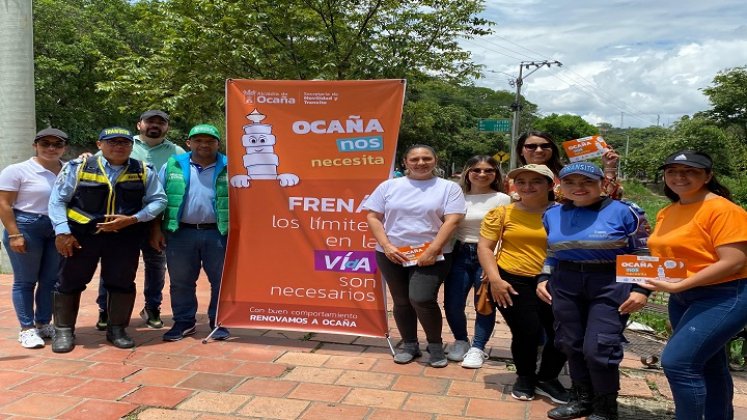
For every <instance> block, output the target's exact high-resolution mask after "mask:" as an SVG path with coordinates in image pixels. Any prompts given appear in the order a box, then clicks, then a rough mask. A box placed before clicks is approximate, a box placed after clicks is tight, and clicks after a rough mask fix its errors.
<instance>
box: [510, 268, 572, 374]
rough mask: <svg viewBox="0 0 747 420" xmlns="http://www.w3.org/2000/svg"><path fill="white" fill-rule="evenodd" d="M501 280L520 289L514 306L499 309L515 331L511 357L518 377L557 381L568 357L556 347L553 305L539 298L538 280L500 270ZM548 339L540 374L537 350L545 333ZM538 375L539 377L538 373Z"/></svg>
mask: <svg viewBox="0 0 747 420" xmlns="http://www.w3.org/2000/svg"><path fill="white" fill-rule="evenodd" d="M499 271H500V274H501V278H502V279H503V280H506V281H507V282H508V283H509V284H511V286H512V287H513V288H514V290H516V292H517V293H518V295H511V300H512V301H513V303H514V304H513V306H509V307H507V308H501V307H498V310H499V311H500V313H501V315H503V319H505V320H506V324H508V328H509V329H510V330H511V355H512V357H513V358H514V363H515V364H516V374H517V375H519V376H529V377H532V378H535V377H536V378H537V379H538V380H540V381H546V380H548V379H555V378H557V377H558V375H560V371H561V370H562V369H563V366H564V365H565V360H566V357H565V354H563V353H562V352H561V351H560V350H558V349H557V348H556V347H555V344H554V343H555V327H554V324H555V317H554V316H553V314H552V308H551V307H550V305H548V304H546V303H545V302H542V301H541V300H540V299H539V298H538V297H537V293H536V290H537V280H536V279H535V278H534V277H523V276H517V275H515V274H511V273H509V272H507V271H505V270H502V269H500V267H499ZM543 331H544V334H545V336H546V337H547V340H546V341H545V346H544V348H543V350H542V359H541V362H540V369H539V372H537V348H538V347H539V345H540V343H541V339H542V334H543ZM535 372H536V374H535Z"/></svg>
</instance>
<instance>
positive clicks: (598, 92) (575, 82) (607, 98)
mask: <svg viewBox="0 0 747 420" xmlns="http://www.w3.org/2000/svg"><path fill="white" fill-rule="evenodd" d="M493 37H496V38H500V39H502V40H504V41H506V42H508V43H510V44H512V45H515V46H517V47H519V48H522V49H524V50H527V51H529V52H531V53H533V54H537V55H539V56H542V57H545V58H549V57H548V56H546V55H544V54H542V53H540V52H537V51H535V50H532V49H531V48H527V47H525V46H523V45H520V44H518V43H516V42H514V41H511V40H510V39H508V38H505V37H502V36H500V35H493ZM484 42H487V43H488V44H490V45H493V46H496V47H498V48H503V49H506V50H508V51H511V52H513V53H515V54H519V55H523V56H525V57H530V56H529V55H527V54H524V53H521V52H518V51H515V50H511V49H509V48H506V47H504V46H501V45H499V44H497V43H494V42H491V41H490V40H488V39H485V40H484ZM473 44H475V45H478V44H476V43H473ZM478 46H479V47H481V48H483V49H485V50H487V51H492V52H495V53H497V54H500V55H504V56H506V57H509V58H513V59H517V60H518V58H517V57H513V56H510V55H508V54H505V53H503V52H501V51H497V50H495V49H492V48H488V47H487V46H485V45H483V44H479V45H478ZM566 70H567V72H568V73H572V75H565V76H564V77H565V78H566V79H561V78H560V77H559V76H558V75H555V74H553V75H552V76H553V77H555V78H557V79H558V80H561V81H562V82H564V83H565V84H567V85H568V86H569V87H571V88H573V87H576V88H578V89H581V90H583V91H585V92H587V93H592V94H593V96H594V97H595V99H597V101H599V102H600V103H604V104H608V105H610V106H612V107H614V108H616V109H618V110H621V111H624V112H626V113H628V114H629V115H631V116H633V117H635V118H637V119H639V120H641V121H644V122H646V123H648V124H651V122H652V121H651V120H648V119H647V118H645V117H644V115H645V114H644V113H642V112H640V111H639V110H637V109H636V108H633V107H632V106H630V105H628V104H626V103H624V102H623V101H620V104H622V106H620V105H618V103H617V100H616V99H614V98H613V97H612V95H610V94H608V93H606V92H605V91H604V90H603V89H601V88H600V87H599V86H598V85H597V84H596V83H595V82H592V81H590V80H588V79H586V78H585V77H584V76H582V75H580V74H578V73H577V72H575V71H573V70H571V69H569V68H566ZM573 75H575V76H573ZM579 79H580V80H579ZM569 80H570V81H569ZM581 81H583V82H581Z"/></svg>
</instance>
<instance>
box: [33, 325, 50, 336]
mask: <svg viewBox="0 0 747 420" xmlns="http://www.w3.org/2000/svg"><path fill="white" fill-rule="evenodd" d="M36 332H37V333H38V334H39V337H41V338H54V325H52V324H44V325H42V326H41V327H36Z"/></svg>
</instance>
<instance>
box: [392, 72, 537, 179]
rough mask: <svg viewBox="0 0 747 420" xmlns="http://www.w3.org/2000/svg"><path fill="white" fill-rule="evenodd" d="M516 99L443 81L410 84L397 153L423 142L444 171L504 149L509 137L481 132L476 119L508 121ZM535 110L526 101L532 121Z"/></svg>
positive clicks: (510, 95) (423, 81) (508, 93)
mask: <svg viewBox="0 0 747 420" xmlns="http://www.w3.org/2000/svg"><path fill="white" fill-rule="evenodd" d="M513 100H514V96H513V94H512V93H510V92H506V91H494V90H491V89H488V88H484V87H475V86H463V85H459V84H456V83H450V82H447V81H443V80H438V79H431V80H420V81H416V82H414V83H411V84H410V85H409V86H408V93H407V98H406V100H405V107H404V112H403V116H402V128H401V130H400V136H399V150H400V152H401V151H403V150H404V149H406V148H407V147H409V146H411V145H413V144H417V143H425V144H429V145H431V146H433V147H435V148H436V150H437V152H438V153H439V158H440V160H441V164H442V166H443V167H444V168H445V169H447V172H448V171H449V170H450V169H451V167H452V166H453V167H454V168H455V169H456V170H457V171H459V170H461V168H462V166H463V165H464V162H465V161H466V160H467V159H469V158H470V157H471V156H473V155H475V154H487V155H493V154H495V153H496V152H498V151H508V149H509V143H510V135H509V134H508V133H485V132H479V131H478V129H477V123H478V120H479V119H480V118H510V117H511V109H510V105H511V103H512V102H513ZM536 109H537V106H536V105H535V104H532V103H531V102H526V105H525V108H524V114H525V115H526V117H527V118H536V115H535V114H534V112H535V111H536Z"/></svg>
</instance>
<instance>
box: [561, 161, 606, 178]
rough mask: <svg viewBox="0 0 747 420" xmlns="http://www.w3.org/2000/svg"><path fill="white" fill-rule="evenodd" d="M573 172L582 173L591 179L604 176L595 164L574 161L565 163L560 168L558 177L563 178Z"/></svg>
mask: <svg viewBox="0 0 747 420" xmlns="http://www.w3.org/2000/svg"><path fill="white" fill-rule="evenodd" d="M573 174H578V175H583V176H585V177H588V178H591V179H602V178H603V177H604V172H602V170H601V169H599V167H598V166H597V165H594V164H593V163H589V162H574V163H571V164H570V165H566V166H564V167H563V169H561V170H560V173H559V174H558V177H560V179H563V178H565V177H567V176H568V175H573Z"/></svg>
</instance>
